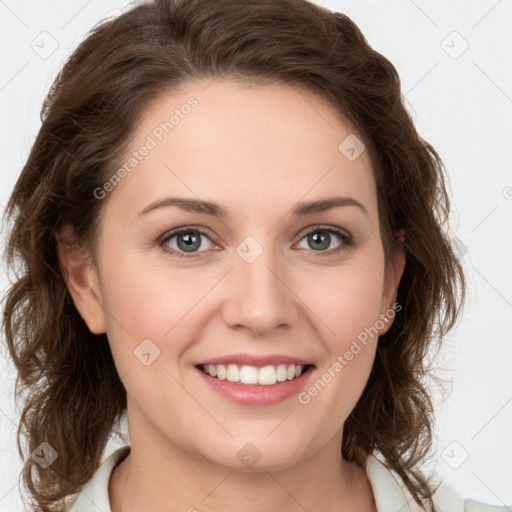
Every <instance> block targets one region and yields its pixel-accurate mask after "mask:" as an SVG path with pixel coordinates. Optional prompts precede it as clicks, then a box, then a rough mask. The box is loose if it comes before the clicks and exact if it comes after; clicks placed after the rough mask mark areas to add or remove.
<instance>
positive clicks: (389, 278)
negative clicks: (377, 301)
mask: <svg viewBox="0 0 512 512" xmlns="http://www.w3.org/2000/svg"><path fill="white" fill-rule="evenodd" d="M396 239H397V247H396V248H395V252H394V254H393V260H392V261H391V262H390V264H389V266H388V269H387V272H386V276H385V286H384V290H383V294H382V303H381V318H385V319H386V320H387V321H385V322H384V326H383V328H382V329H380V330H379V336H382V335H383V334H385V333H386V332H387V331H388V330H389V328H390V327H391V324H392V323H393V319H394V317H395V313H393V314H391V315H390V314H389V312H390V311H391V310H393V311H394V309H395V308H394V305H395V303H396V298H397V293H398V285H399V284H400V280H401V278H402V275H403V272H404V269H405V263H406V257H405V252H404V231H403V230H400V231H399V232H398V233H397V238H396Z"/></svg>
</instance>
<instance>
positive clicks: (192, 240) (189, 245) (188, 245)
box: [178, 233, 201, 252]
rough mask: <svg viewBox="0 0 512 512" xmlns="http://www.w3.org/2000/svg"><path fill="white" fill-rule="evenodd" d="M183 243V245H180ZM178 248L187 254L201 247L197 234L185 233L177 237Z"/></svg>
mask: <svg viewBox="0 0 512 512" xmlns="http://www.w3.org/2000/svg"><path fill="white" fill-rule="evenodd" d="M181 241H183V243H180V242H181ZM178 247H179V248H180V249H181V250H183V251H187V252H192V251H194V250H196V249H199V247H201V239H200V237H199V235H198V233H185V234H182V235H180V236H179V237H178Z"/></svg>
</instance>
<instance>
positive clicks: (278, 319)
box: [222, 250, 300, 337]
mask: <svg viewBox="0 0 512 512" xmlns="http://www.w3.org/2000/svg"><path fill="white" fill-rule="evenodd" d="M291 276H292V274H291V271H290V270H289V267H287V266H286V265H285V262H283V261H278V260H277V258H276V257H275V254H274V252H273V251H272V250H264V251H263V252H262V254H261V255H260V256H259V257H258V258H257V259H256V260H255V261H253V262H252V263H249V262H247V261H245V260H244V259H243V258H242V257H239V256H238V255H236V256H235V259H234V268H233V269H232V270H231V272H230V273H229V278H228V282H226V283H225V285H226V290H227V292H226V300H225V301H224V303H223V307H222V316H223V319H224V322H225V323H226V325H228V326H229V327H231V328H233V329H238V330H245V331H247V333H248V334H250V335H251V336H257V337H260V336H267V337H269V336H271V335H272V333H273V331H279V332H281V329H284V328H285V327H286V326H287V327H290V326H292V325H294V324H295V323H296V322H297V319H298V318H299V303H300V301H299V299H298V298H297V296H296V295H295V293H294V291H293V288H294V286H293V278H292V277H291ZM278 328H279V329H278Z"/></svg>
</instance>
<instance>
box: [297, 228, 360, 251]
mask: <svg viewBox="0 0 512 512" xmlns="http://www.w3.org/2000/svg"><path fill="white" fill-rule="evenodd" d="M332 235H336V237H337V238H338V239H339V240H341V242H340V243H339V244H338V246H337V247H335V248H334V249H332V250H330V251H326V249H329V246H330V245H331V242H332V241H333V240H332V238H333V237H332ZM302 240H306V243H307V244H309V245H310V247H312V248H313V249H314V252H328V254H332V253H333V252H338V251H340V250H344V249H347V248H348V246H350V245H351V244H352V242H353V240H352V236H351V235H350V234H349V233H347V232H346V231H345V230H343V229H340V228H335V227H332V226H331V227H320V226H317V227H316V228H315V229H314V230H312V231H309V233H307V234H306V236H305V237H304V238H302ZM302 240H301V242H302ZM307 248H308V247H306V249H307ZM322 256H323V255H322Z"/></svg>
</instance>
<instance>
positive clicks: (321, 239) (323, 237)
mask: <svg viewBox="0 0 512 512" xmlns="http://www.w3.org/2000/svg"><path fill="white" fill-rule="evenodd" d="M322 233H323V234H321V235H319V234H318V233H314V234H312V235H310V239H311V240H313V241H314V243H315V244H316V243H318V242H320V245H321V247H320V248H321V249H327V248H328V247H329V242H330V235H329V233H325V232H322ZM322 242H323V243H322ZM317 248H318V246H317Z"/></svg>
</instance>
